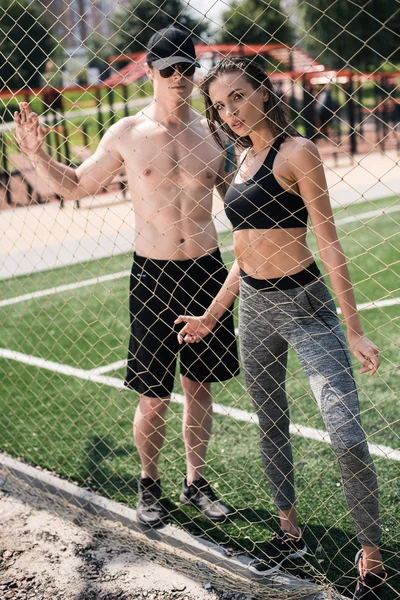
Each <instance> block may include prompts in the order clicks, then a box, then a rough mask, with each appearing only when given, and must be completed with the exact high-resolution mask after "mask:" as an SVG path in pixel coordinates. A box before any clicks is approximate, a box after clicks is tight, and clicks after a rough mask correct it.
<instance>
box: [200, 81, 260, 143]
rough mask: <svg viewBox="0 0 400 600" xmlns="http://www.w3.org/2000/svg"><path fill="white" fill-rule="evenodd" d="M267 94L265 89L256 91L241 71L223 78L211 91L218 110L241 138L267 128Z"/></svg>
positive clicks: (211, 97) (212, 84) (212, 85)
mask: <svg viewBox="0 0 400 600" xmlns="http://www.w3.org/2000/svg"><path fill="white" fill-rule="evenodd" d="M257 85H258V83H257ZM267 94H268V92H267V91H266V90H265V89H263V88H262V87H261V86H259V87H258V88H256V89H255V88H254V87H253V85H252V84H251V83H250V82H249V81H248V80H247V78H246V77H245V76H244V75H243V74H241V73H240V72H239V71H237V72H234V73H225V74H223V75H220V76H219V77H217V79H215V80H214V81H212V83H211V84H210V88H209V96H210V99H211V102H212V105H213V108H214V110H215V111H216V112H217V113H218V115H219V118H220V119H221V121H223V122H224V123H226V124H227V125H228V126H229V127H230V129H231V130H232V131H233V132H234V133H235V134H236V135H237V136H239V137H244V136H248V135H250V134H251V132H259V131H260V129H262V128H263V127H265V124H266V118H265V109H264V102H265V101H266V100H267V99H268V95H267Z"/></svg>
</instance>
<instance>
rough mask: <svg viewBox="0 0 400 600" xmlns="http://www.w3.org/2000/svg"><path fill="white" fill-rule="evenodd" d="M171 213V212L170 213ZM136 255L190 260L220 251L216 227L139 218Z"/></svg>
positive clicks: (203, 222)
mask: <svg viewBox="0 0 400 600" xmlns="http://www.w3.org/2000/svg"><path fill="white" fill-rule="evenodd" d="M171 212H172V211H171ZM135 231H136V233H135V244H134V245H135V251H136V253H137V254H139V255H140V256H146V257H147V258H154V259H157V260H187V259H189V258H198V257H199V256H203V255H204V254H210V253H212V252H213V251H214V250H215V249H216V248H217V247H218V240H217V233H216V230H215V226H214V223H213V221H212V219H211V218H210V217H209V218H207V219H206V220H197V221H195V220H194V219H191V218H190V216H188V215H185V216H182V218H181V219H176V220H175V219H173V220H172V219H171V220H168V219H167V218H165V215H164V216H159V217H158V218H153V219H151V220H146V219H143V218H142V217H140V216H138V215H137V216H136V222H135Z"/></svg>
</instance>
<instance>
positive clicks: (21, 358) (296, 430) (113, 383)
mask: <svg viewBox="0 0 400 600" xmlns="http://www.w3.org/2000/svg"><path fill="white" fill-rule="evenodd" d="M0 358H5V359H8V360H15V361H17V362H20V363H24V364H26V365H29V366H32V367H37V368H39V369H46V370H48V371H52V372H53V373H60V374H61V375H67V376H69V377H76V378H77V379H83V380H85V381H92V382H93V383H99V384H101V385H108V386H110V387H114V388H117V389H121V390H122V389H124V388H125V386H124V382H123V381H122V379H117V378H116V377H104V376H103V375H99V374H98V373H93V372H92V371H85V370H84V369H77V368H75V367H70V366H69V365H62V364H59V363H56V362H53V361H50V360H45V359H43V358H39V357H37V356H29V355H27V354H22V353H21V352H14V351H13V350H8V349H6V348H0ZM172 401H173V402H176V403H177V404H183V402H184V398H183V396H182V395H181V394H173V395H172ZM213 410H214V413H216V414H218V415H224V416H227V417H230V418H232V419H235V420H236V421H243V422H245V423H253V424H257V423H258V419H257V416H256V415H255V414H253V413H249V412H247V411H246V410H240V409H238V408H231V407H229V406H222V405H221V404H213ZM290 433H291V434H292V435H297V436H300V437H303V438H307V439H311V440H316V441H318V442H324V443H326V444H329V443H330V440H329V436H328V434H327V432H326V431H322V430H320V429H313V428H312V427H305V426H304V425H296V424H295V423H293V424H292V425H290ZM368 446H369V449H370V452H371V454H374V455H375V456H380V457H383V458H387V459H390V460H398V461H400V451H399V450H393V448H390V447H389V446H382V445H381V444H368Z"/></svg>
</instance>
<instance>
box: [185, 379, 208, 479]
mask: <svg viewBox="0 0 400 600" xmlns="http://www.w3.org/2000/svg"><path fill="white" fill-rule="evenodd" d="M181 383H182V387H183V391H184V394H185V406H184V412H183V423H182V429H183V439H184V440H185V448H186V464H187V474H186V477H187V483H188V485H191V484H192V483H193V481H195V480H196V479H200V478H201V477H202V476H203V469H204V464H205V460H206V453H207V447H208V442H209V439H210V435H211V427H212V398H211V384H209V383H198V382H196V381H191V380H190V379H188V378H187V377H184V376H181Z"/></svg>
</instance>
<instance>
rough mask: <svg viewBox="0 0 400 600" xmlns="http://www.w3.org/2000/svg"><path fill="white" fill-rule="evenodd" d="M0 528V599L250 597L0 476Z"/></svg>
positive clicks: (184, 560) (202, 568)
mask: <svg viewBox="0 0 400 600" xmlns="http://www.w3.org/2000/svg"><path fill="white" fill-rule="evenodd" d="M0 521H1V528H0V598H1V600H9V599H12V600H28V599H29V600H138V599H146V600H167V599H168V600H220V599H221V600H222V599H224V600H250V598H252V597H251V596H249V595H248V594H247V593H246V591H245V590H244V589H241V590H238V589H236V588H235V584H234V583H232V582H231V583H230V584H228V582H227V581H225V580H224V578H223V577H221V574H217V573H214V572H213V571H212V570H210V569H209V568H208V567H207V565H205V564H204V563H201V562H196V561H195V560H194V559H193V558H188V557H187V556H186V555H183V554H182V555H179V554H175V553H174V554H173V555H172V554H171V553H169V552H168V549H167V548H161V549H160V548H159V547H157V549H156V548H155V546H154V545H152V543H151V542H150V541H149V542H148V543H147V541H145V542H143V540H142V539H139V538H138V537H136V538H135V534H134V533H133V532H132V531H130V530H129V529H127V528H125V527H123V526H122V525H120V524H119V523H113V522H110V521H108V520H106V519H103V518H100V517H95V516H92V515H91V514H89V513H88V512H86V511H84V510H82V509H78V508H75V507H73V506H72V505H70V504H68V503H67V502H65V501H63V500H61V499H58V498H56V497H55V496H53V495H50V494H46V493H44V492H43V491H40V490H37V489H33V488H31V487H29V486H28V485H26V484H25V483H23V482H21V481H20V480H18V479H17V478H15V477H13V476H10V475H9V474H8V473H7V472H6V471H2V470H1V469H0ZM172 567H173V568H172ZM211 580H212V581H213V583H210V581H211ZM225 584H226V585H227V587H228V589H226V587H225ZM224 587H225V589H223V588H224ZM253 598H254V597H253ZM254 600H255V598H254Z"/></svg>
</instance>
